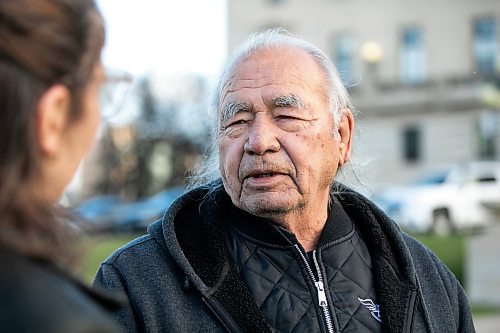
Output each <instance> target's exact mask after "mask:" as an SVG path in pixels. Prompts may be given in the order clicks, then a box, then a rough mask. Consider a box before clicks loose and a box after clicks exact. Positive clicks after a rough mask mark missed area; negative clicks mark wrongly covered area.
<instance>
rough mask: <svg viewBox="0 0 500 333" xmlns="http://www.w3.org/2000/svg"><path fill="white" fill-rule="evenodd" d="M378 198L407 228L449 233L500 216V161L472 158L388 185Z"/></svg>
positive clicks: (376, 198) (484, 224)
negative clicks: (411, 180) (403, 183)
mask: <svg viewBox="0 0 500 333" xmlns="http://www.w3.org/2000/svg"><path fill="white" fill-rule="evenodd" d="M373 199H374V201H375V202H376V203H377V204H378V205H379V206H380V207H381V208H382V209H383V210H384V211H385V212H386V213H387V214H388V215H389V216H390V217H391V218H393V219H394V221H396V222H397V223H398V224H400V225H401V226H402V227H403V228H404V229H407V230H410V231H413V232H435V233H438V234H449V233H451V232H454V231H458V230H464V229H471V228H481V227H484V226H486V225H488V224H491V223H494V222H495V221H497V220H498V219H499V216H500V162H471V163H467V164H460V165H455V166H453V167H450V168H445V169H443V170H439V171H437V172H433V173H430V174H427V175H425V176H424V177H422V178H421V179H419V180H417V181H416V182H414V183H413V184H411V185H409V186H400V187H391V188H387V189H385V190H383V191H381V192H380V193H378V194H376V195H375V196H374V198H373Z"/></svg>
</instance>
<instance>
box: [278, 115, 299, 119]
mask: <svg viewBox="0 0 500 333" xmlns="http://www.w3.org/2000/svg"><path fill="white" fill-rule="evenodd" d="M276 118H277V119H278V120H301V119H300V118H298V117H295V116H289V115H280V116H277V117H276Z"/></svg>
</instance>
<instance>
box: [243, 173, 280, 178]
mask: <svg viewBox="0 0 500 333" xmlns="http://www.w3.org/2000/svg"><path fill="white" fill-rule="evenodd" d="M274 175H277V173H261V174H257V175H251V176H249V177H253V178H264V177H271V176H274Z"/></svg>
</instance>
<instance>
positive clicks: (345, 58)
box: [333, 35, 355, 86]
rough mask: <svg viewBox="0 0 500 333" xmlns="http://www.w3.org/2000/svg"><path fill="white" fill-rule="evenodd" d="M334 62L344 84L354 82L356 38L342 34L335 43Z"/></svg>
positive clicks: (348, 84) (347, 84)
mask: <svg viewBox="0 0 500 333" xmlns="http://www.w3.org/2000/svg"><path fill="white" fill-rule="evenodd" d="M333 44H334V45H333V62H334V63H335V66H336V67H337V70H338V72H339V75H340V78H341V80H342V82H343V83H344V85H346V86H350V85H352V84H353V83H354V80H353V78H354V51H355V50H354V40H353V38H352V37H351V36H349V35H340V36H338V37H337V38H335V40H334V43H333Z"/></svg>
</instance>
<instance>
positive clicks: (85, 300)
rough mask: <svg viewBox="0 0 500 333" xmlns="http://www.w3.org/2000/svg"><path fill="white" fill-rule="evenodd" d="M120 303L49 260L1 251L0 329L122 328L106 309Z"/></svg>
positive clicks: (72, 331) (89, 331)
mask: <svg viewBox="0 0 500 333" xmlns="http://www.w3.org/2000/svg"><path fill="white" fill-rule="evenodd" d="M118 305H119V303H117V302H116V301H114V300H113V299H111V298H108V297H106V296H104V295H101V294H99V293H97V292H95V291H93V290H91V289H90V288H88V287H86V286H84V285H83V284H81V283H79V282H77V281H75V280H74V279H72V278H70V277H69V276H68V275H67V274H65V273H64V272H62V270H60V269H58V268H57V267H55V266H54V265H52V264H50V263H48V262H45V261H40V260H36V259H32V258H26V257H24V256H20V255H18V254H15V253H11V252H8V251H3V250H0V331H1V332H9V333H33V332H37V333H115V332H122V330H121V328H120V327H119V325H118V323H116V322H115V321H114V320H113V319H112V318H111V317H110V315H109V313H108V312H107V311H106V309H108V310H111V309H116V307H117V306H118Z"/></svg>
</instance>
